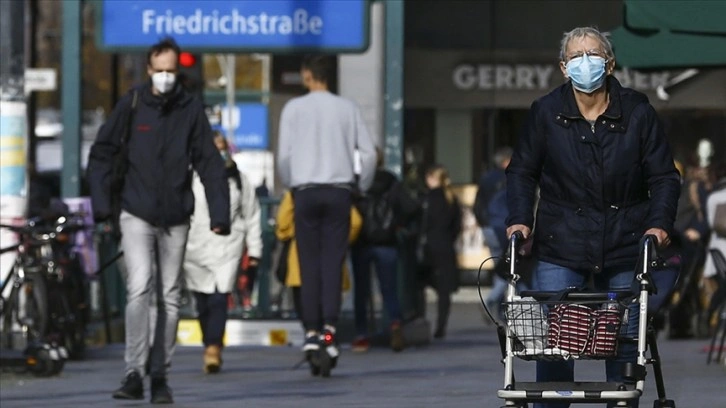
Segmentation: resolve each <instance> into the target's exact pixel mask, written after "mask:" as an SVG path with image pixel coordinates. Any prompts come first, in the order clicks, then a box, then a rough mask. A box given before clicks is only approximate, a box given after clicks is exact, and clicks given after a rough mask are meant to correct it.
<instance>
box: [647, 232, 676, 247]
mask: <svg viewBox="0 0 726 408" xmlns="http://www.w3.org/2000/svg"><path fill="white" fill-rule="evenodd" d="M645 235H655V238H656V239H657V240H658V246H659V247H661V248H665V247H667V246H668V245H670V244H671V237H669V236H668V233H667V232H665V231H664V230H662V229H660V228H649V229H648V231H645Z"/></svg>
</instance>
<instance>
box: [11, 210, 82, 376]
mask: <svg viewBox="0 0 726 408" xmlns="http://www.w3.org/2000/svg"><path fill="white" fill-rule="evenodd" d="M0 227H2V228H7V229H10V230H11V231H14V232H16V233H17V234H18V236H19V240H20V242H19V243H18V244H17V245H13V246H11V247H9V248H4V249H2V250H1V251H0V252H2V253H5V252H10V251H17V257H16V259H15V263H14V265H13V267H12V269H11V271H10V273H9V275H8V277H7V279H6V280H5V281H4V282H3V284H2V287H1V288H0V294H1V295H4V294H5V290H6V288H7V287H8V285H10V284H12V287H11V289H10V292H9V294H8V296H7V298H5V297H3V296H0V316H2V321H1V322H0V323H1V324H0V329H2V332H1V333H2V336H0V345H1V346H2V348H3V349H10V350H18V349H23V348H24V351H23V352H22V355H21V356H17V355H16V356H12V355H8V354H7V353H4V354H6V355H8V356H7V357H6V355H4V356H3V358H2V362H3V363H4V364H7V365H9V366H16V367H17V366H25V367H27V368H28V369H30V371H31V372H33V373H34V374H36V375H41V376H45V375H53V374H57V373H59V372H60V371H61V370H62V369H63V366H64V364H65V361H66V359H68V357H69V356H70V355H69V350H72V351H73V353H74V355H75V356H76V357H78V356H79V354H80V355H82V352H83V348H84V346H85V317H84V314H85V313H83V310H79V306H82V308H85V306H84V305H85V287H84V284H83V283H82V282H79V277H78V273H79V264H78V262H77V260H75V261H74V260H73V259H72V258H67V257H65V256H59V255H61V254H64V253H65V254H69V252H63V251H61V249H67V246H68V243H69V241H70V235H72V233H73V232H75V231H78V230H80V229H81V228H84V226H83V225H82V224H80V223H77V222H75V220H74V219H73V218H69V217H65V216H61V217H59V218H58V219H57V220H56V223H55V225H53V226H48V225H44V224H42V223H41V222H40V220H38V219H31V220H28V222H27V223H26V224H25V225H22V226H15V225H0Z"/></svg>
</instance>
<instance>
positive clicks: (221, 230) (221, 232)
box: [212, 227, 229, 235]
mask: <svg viewBox="0 0 726 408" xmlns="http://www.w3.org/2000/svg"><path fill="white" fill-rule="evenodd" d="M212 232H214V233H215V234H217V235H229V231H228V230H225V229H224V228H222V227H214V228H212Z"/></svg>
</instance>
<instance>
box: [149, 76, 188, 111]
mask: <svg viewBox="0 0 726 408" xmlns="http://www.w3.org/2000/svg"><path fill="white" fill-rule="evenodd" d="M151 86H152V85H151V80H149V82H148V83H147V84H145V85H144V86H143V89H142V91H141V100H142V101H144V103H145V104H146V105H148V106H151V107H154V108H156V109H159V110H161V111H163V112H168V111H170V110H171V109H173V108H174V107H176V106H184V105H186V104H187V103H189V101H191V99H192V96H191V94H189V93H188V92H186V91H185V90H184V88H183V87H182V86H181V85H180V84H176V86H174V89H173V90H172V92H171V93H170V94H169V95H154V94H153V93H152V92H151Z"/></svg>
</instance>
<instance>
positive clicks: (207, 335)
mask: <svg viewBox="0 0 726 408" xmlns="http://www.w3.org/2000/svg"><path fill="white" fill-rule="evenodd" d="M214 144H215V145H216V146H217V149H218V150H219V153H220V154H221V155H222V158H223V159H224V162H225V168H226V170H227V180H228V182H229V198H230V200H229V202H230V213H229V214H230V220H231V221H232V228H231V233H230V234H229V235H227V236H222V235H217V234H214V233H213V232H212V231H210V230H209V219H208V218H209V215H208V214H209V210H208V209H207V200H206V196H205V194H204V189H203V187H202V182H201V180H200V178H199V176H198V175H197V174H196V173H195V174H194V179H193V181H192V190H193V191H194V199H195V204H194V215H193V216H192V220H191V227H190V229H189V239H188V241H187V247H186V255H185V257H184V279H185V281H186V287H187V289H188V290H189V291H191V292H192V293H193V295H194V299H195V301H196V306H197V313H198V315H199V325H200V326H201V329H202V342H203V343H204V347H205V348H204V356H203V367H202V368H203V370H204V372H205V373H216V372H217V371H219V369H220V368H221V366H222V356H221V353H222V347H223V342H222V340H223V338H224V327H225V324H226V322H227V307H228V299H229V295H230V293H231V292H232V289H233V288H234V283H235V278H236V277H237V271H238V269H239V265H240V260H241V258H242V253H243V251H244V249H245V248H247V254H248V255H249V259H250V263H249V265H250V267H252V268H256V267H257V265H258V263H259V259H260V256H261V255H262V236H261V225H260V205H259V203H258V201H257V196H256V195H255V187H254V186H253V185H252V183H250V182H249V180H247V178H246V177H245V176H244V174H242V173H241V172H240V171H239V170H238V169H237V165H236V164H235V162H234V160H232V158H231V157H230V155H229V149H228V148H227V141H226V140H225V138H224V136H222V135H221V134H217V135H216V136H215V138H214Z"/></svg>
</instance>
